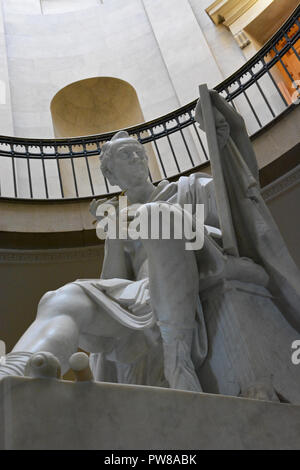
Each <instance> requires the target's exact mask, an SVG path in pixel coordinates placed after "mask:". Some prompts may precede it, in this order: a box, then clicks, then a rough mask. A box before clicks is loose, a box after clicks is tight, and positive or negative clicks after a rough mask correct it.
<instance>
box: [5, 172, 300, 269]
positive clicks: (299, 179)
mask: <svg viewBox="0 0 300 470" xmlns="http://www.w3.org/2000/svg"><path fill="white" fill-rule="evenodd" d="M296 184H300V165H298V166H296V167H295V168H293V169H292V170H291V171H289V172H288V173H286V174H285V175H283V176H281V177H280V178H278V179H277V180H275V181H273V182H272V183H270V184H269V185H267V186H265V187H264V188H263V189H262V196H263V198H264V200H265V201H270V200H272V199H273V198H275V197H277V196H279V195H280V194H282V193H283V192H285V191H287V190H288V189H291V188H292V187H294V186H295V185H296ZM103 250H104V244H103V243H101V244H100V243H99V245H96V246H88V247H76V248H60V249H45V250H15V249H0V264H39V263H66V262H74V261H90V260H95V259H99V261H100V258H101V257H102V255H103Z"/></svg>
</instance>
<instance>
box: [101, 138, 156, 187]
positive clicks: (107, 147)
mask: <svg viewBox="0 0 300 470" xmlns="http://www.w3.org/2000/svg"><path fill="white" fill-rule="evenodd" d="M115 144H118V150H117V151H116V153H112V149H113V147H114V145H115ZM121 152H122V155H123V156H124V157H125V158H127V160H128V161H130V160H133V159H136V158H139V159H140V160H142V161H144V162H145V164H146V165H147V162H148V157H147V154H146V152H145V149H144V147H143V145H142V144H141V143H140V142H139V141H138V140H136V139H134V138H133V137H130V135H129V134H128V132H126V131H120V132H117V134H115V135H114V136H113V138H112V139H111V140H110V141H109V142H107V143H105V144H104V145H103V147H102V149H101V153H100V168H101V171H102V173H103V175H104V176H105V177H106V178H109V177H111V176H112V174H113V164H114V158H112V157H113V156H114V157H115V156H118V154H119V153H121Z"/></svg>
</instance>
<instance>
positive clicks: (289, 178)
mask: <svg viewBox="0 0 300 470" xmlns="http://www.w3.org/2000/svg"><path fill="white" fill-rule="evenodd" d="M299 183H300V165H297V166H296V167H295V168H293V169H292V170H291V171H288V172H287V173H286V174H285V175H283V176H280V178H277V179H276V180H275V181H273V182H272V183H270V184H268V185H267V186H265V187H264V188H263V189H262V196H263V198H264V200H265V201H270V200H272V199H273V198H274V197H277V196H279V195H280V194H282V193H283V192H285V191H287V190H288V189H291V188H292V187H293V186H295V185H296V184H299Z"/></svg>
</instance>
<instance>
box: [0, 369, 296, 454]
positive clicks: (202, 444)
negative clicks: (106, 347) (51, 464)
mask: <svg viewBox="0 0 300 470" xmlns="http://www.w3.org/2000/svg"><path fill="white" fill-rule="evenodd" d="M299 428H300V406H296V405H289V404H282V403H273V402H267V401H257V400H252V399H246V398H236V397H227V396H222V395H210V394H201V393H195V392H183V391H175V390H170V389H163V388H155V387H143V386H133V385H120V384H108V383H100V382H86V383H84V382H81V383H74V382H67V381H60V380H57V379H36V378H23V377H6V378H4V379H2V380H1V381H0V448H1V449H106V450H107V449H109V450H116V449H125V450H126V449H131V450H132V449H134V450H138V449H146V450H151V449H165V450H166V449H175V450H181V449H184V450H189V449H190V450H191V449H194V450H195V449H300V437H299Z"/></svg>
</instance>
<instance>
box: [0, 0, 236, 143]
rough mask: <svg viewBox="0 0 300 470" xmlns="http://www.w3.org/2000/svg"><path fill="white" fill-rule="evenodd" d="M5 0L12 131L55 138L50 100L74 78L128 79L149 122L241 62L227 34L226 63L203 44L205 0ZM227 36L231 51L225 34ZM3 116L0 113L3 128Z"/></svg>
mask: <svg viewBox="0 0 300 470" xmlns="http://www.w3.org/2000/svg"><path fill="white" fill-rule="evenodd" d="M198 3H199V2H198ZM3 4H4V13H5V18H4V22H5V31H6V48H7V62H8V73H9V80H10V84H11V100H12V109H13V120H14V128H13V130H12V133H14V134H15V135H17V136H24V137H52V136H53V131H52V122H51V115H50V109H49V107H50V101H51V99H52V98H53V96H54V95H55V93H56V92H57V91H58V90H60V89H61V88H62V87H64V86H66V85H68V84H70V83H72V82H74V81H77V80H81V79H83V78H90V77H95V76H111V77H117V78H121V79H123V80H126V81H128V82H129V83H130V84H131V85H132V86H134V88H135V89H136V91H137V94H138V97H139V100H140V103H141V106H142V110H143V113H144V116H145V119H146V120H149V119H153V118H155V117H157V116H159V115H162V114H164V113H167V112H169V111H171V110H173V109H176V108H177V107H178V106H180V105H183V104H186V103H187V102H189V101H191V100H193V99H195V98H196V97H197V93H198V84H199V83H200V82H205V81H206V82H208V83H209V85H210V86H214V85H216V84H217V83H218V82H220V81H222V79H223V78H224V76H225V75H228V73H231V72H233V71H234V69H235V68H236V65H237V64H238V65H240V62H239V61H237V60H236V55H237V56H238V58H239V60H241V61H242V60H243V59H242V56H241V53H240V50H239V48H238V45H237V44H236V43H235V41H234V39H233V38H231V49H232V48H233V49H232V51H234V53H233V58H234V60H232V62H231V66H230V65H229V63H228V60H229V57H230V54H229V53H228V54H227V58H228V60H227V61H224V59H222V60H221V62H222V63H220V64H219V65H218V61H219V60H220V58H221V57H222V56H223V55H222V54H219V55H218V57H217V56H216V54H215V53H212V48H211V47H210V46H209V45H208V40H207V37H206V35H207V30H208V29H207V26H205V23H206V22H207V20H208V21H210V19H209V18H208V16H207V14H206V13H205V11H204V7H205V6H206V5H204V4H203V6H202V2H200V3H199V5H200V4H201V6H199V5H198V8H196V9H195V5H196V4H197V2H193V1H188V0H163V1H162V0H126V1H124V0H104V2H103V3H101V2H98V1H96V0H95V1H94V0H93V1H92V0H90V1H89V2H85V1H83V0H82V2H81V5H82V9H81V10H80V11H79V10H78V8H79V6H80V2H79V0H77V1H76V2H75V3H74V2H73V3H72V5H73V10H74V11H70V7H71V2H70V1H69V0H64V1H59V2H58V1H57V0H43V2H42V3H41V2H40V0H26V1H24V0H3ZM93 5H94V6H93ZM41 6H42V8H41ZM75 7H76V8H77V9H75ZM58 8H60V9H61V12H62V13H60V14H57V13H56V12H57V11H58ZM202 17H203V20H202V24H201V21H200V20H199V18H200V19H201V18H202ZM204 18H205V20H204ZM203 25H204V26H203ZM211 26H212V28H214V26H213V24H212V25H211ZM202 28H204V32H203V30H202ZM204 33H205V34H206V35H205V34H204ZM228 34H229V33H228ZM208 36H209V35H208ZM208 39H211V38H210V37H208ZM220 40H221V39H220ZM226 41H227V43H226V44H227V48H228V51H229V48H230V46H229V43H230V37H229V36H228V35H226ZM223 43H224V41H223ZM216 49H217V48H216V47H215V50H216ZM222 70H223V72H222ZM229 70H230V72H229ZM3 122H4V119H2V118H1V116H0V134H1V133H3V132H1V128H4V127H3Z"/></svg>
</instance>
